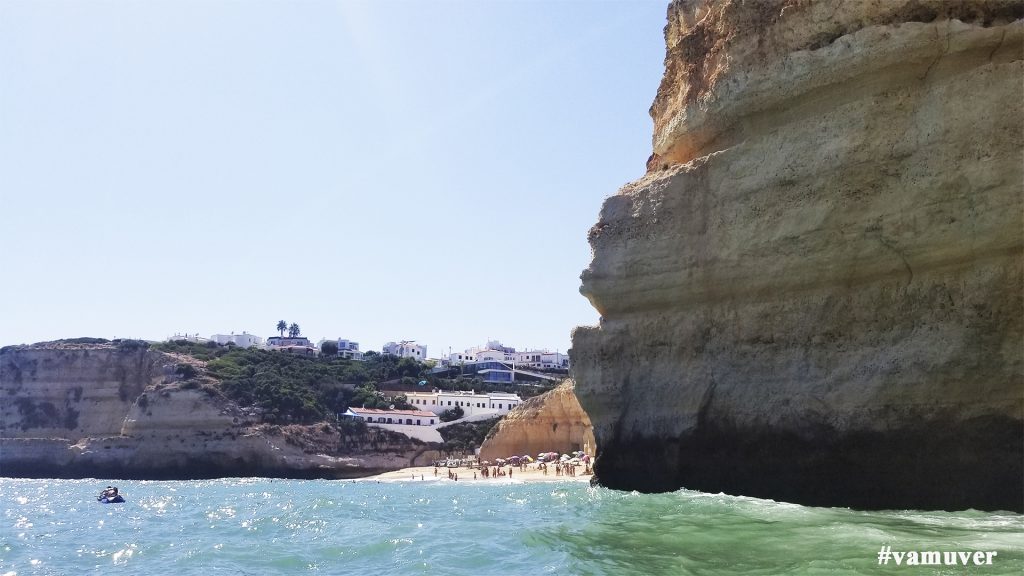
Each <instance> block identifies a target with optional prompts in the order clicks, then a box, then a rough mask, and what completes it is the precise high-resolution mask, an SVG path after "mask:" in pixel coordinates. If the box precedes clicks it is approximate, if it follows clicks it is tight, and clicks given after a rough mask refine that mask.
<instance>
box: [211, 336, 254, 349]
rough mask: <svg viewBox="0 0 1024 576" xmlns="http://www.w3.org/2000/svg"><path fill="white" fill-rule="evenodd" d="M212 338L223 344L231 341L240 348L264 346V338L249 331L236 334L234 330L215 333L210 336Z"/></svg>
mask: <svg viewBox="0 0 1024 576" xmlns="http://www.w3.org/2000/svg"><path fill="white" fill-rule="evenodd" d="M210 340H213V341H214V342H216V343H217V344H220V345H222V346H223V345H226V344H229V343H230V344H234V345H235V346H238V347H239V348H252V347H256V348H261V347H262V346H263V338H260V337H259V336H253V335H252V334H249V333H248V332H242V333H241V334H235V333H234V332H232V333H231V334H214V335H213V336H210Z"/></svg>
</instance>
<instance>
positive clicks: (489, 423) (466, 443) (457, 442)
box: [437, 416, 501, 454]
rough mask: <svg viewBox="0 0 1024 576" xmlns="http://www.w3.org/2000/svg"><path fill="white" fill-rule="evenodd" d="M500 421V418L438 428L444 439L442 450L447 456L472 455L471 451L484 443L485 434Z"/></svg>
mask: <svg viewBox="0 0 1024 576" xmlns="http://www.w3.org/2000/svg"><path fill="white" fill-rule="evenodd" d="M499 420H501V417H500V416H499V417H497V418H490V419H488V420H478V421H476V422H460V423H458V424H452V425H451V426H445V427H443V428H438V429H437V431H438V432H440V433H441V438H443V439H444V444H443V445H442V449H443V450H444V451H445V452H447V453H449V454H472V453H473V450H474V449H476V448H477V447H478V446H480V445H481V444H483V443H484V438H485V437H486V436H487V433H488V432H489V431H490V430H491V429H493V428H494V426H495V425H496V424H497V423H498V421H499Z"/></svg>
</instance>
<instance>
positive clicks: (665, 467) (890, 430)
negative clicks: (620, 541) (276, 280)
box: [573, 0, 1024, 511]
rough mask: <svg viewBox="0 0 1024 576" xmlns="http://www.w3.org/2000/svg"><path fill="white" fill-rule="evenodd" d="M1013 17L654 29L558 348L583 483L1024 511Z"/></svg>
mask: <svg viewBox="0 0 1024 576" xmlns="http://www.w3.org/2000/svg"><path fill="white" fill-rule="evenodd" d="M1022 16H1024V3H1022V2H1021V1H1012V2H1011V1H993V2H984V1H982V2H971V1H964V2H956V3H952V2H942V1H934V2H932V1H919V0H891V1H887V2H843V1H839V0H820V1H805V0H792V1H785V2H782V1H780V2H741V1H738V0H687V1H676V2H673V3H672V4H671V5H670V7H669V9H668V25H667V27H666V29H665V37H666V44H667V54H666V59H665V75H664V78H663V81H662V84H661V87H660V88H659V90H658V94H657V97H656V99H655V102H654V105H653V106H652V108H651V114H652V117H653V119H654V126H655V132H654V138H653V142H654V150H653V154H652V155H651V158H650V159H649V161H648V172H647V174H646V175H645V176H644V177H643V178H641V179H640V180H638V181H637V182H634V183H631V184H627V185H626V186H625V187H623V188H622V189H621V190H620V191H619V193H618V194H616V195H615V196H613V197H611V198H609V199H608V200H606V201H605V203H604V207H603V208H602V210H601V213H600V217H599V221H598V223H597V224H596V225H595V226H594V227H593V228H592V230H591V231H590V235H589V239H590V243H591V246H592V249H593V261H592V262H591V264H590V266H589V268H588V269H587V270H586V271H584V273H583V275H582V280H583V285H582V288H581V292H582V293H583V294H584V295H585V296H586V297H587V298H588V299H589V300H590V301H591V302H592V304H593V305H594V306H595V307H596V308H597V310H598V311H600V313H601V316H602V318H601V322H600V325H599V326H597V327H586V328H579V329H577V330H576V331H575V333H574V336H573V363H574V370H575V378H576V383H577V389H576V394H577V396H578V397H579V400H580V402H581V404H582V405H583V408H584V409H585V410H586V411H587V413H588V414H589V415H590V418H591V420H592V421H593V424H594V434H595V436H596V438H597V443H598V456H597V459H596V465H595V473H596V476H597V480H598V481H599V482H600V483H602V484H604V485H607V486H610V487H613V488H621V489H637V490H644V491H666V490H673V489H676V488H679V487H686V488H691V489H697V490H704V491H710V492H720V491H722V492H727V493H732V494H743V495H750V496H757V497H764V498H773V499H778V500H787V501H792V502H798V503H805V504H813V505H828V506H833V505H834V506H852V507H861V508H944V509H962V508H979V509H1012V510H1018V511H1019V510H1022V509H1024V502H1022V490H1024V469H1022V462H1024V448H1022V447H1024V416H1022V415H1024V375H1022V372H1024V370H1022V350H1024V291H1022V289H1021V287H1022V280H1024V274H1022V259H1021V256H1022V252H1024V222H1022V211H1024V190H1022V183H1024V173H1022V165H1024V163H1022V160H1024V158H1022V150H1024V138H1022V118H1024V116H1022V102H1024V89H1022V79H1024V61H1022V60H1024V56H1022V51H1024V24H1022V21H1021V17H1022Z"/></svg>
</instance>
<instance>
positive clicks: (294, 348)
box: [267, 336, 318, 356]
mask: <svg viewBox="0 0 1024 576" xmlns="http://www.w3.org/2000/svg"><path fill="white" fill-rule="evenodd" d="M267 350H277V351H280V352H287V353H289V354H297V355H301V356H316V355H317V352H318V350H317V349H316V347H314V346H313V344H312V343H311V342H310V341H309V338H306V337H305V336H271V337H270V338H267Z"/></svg>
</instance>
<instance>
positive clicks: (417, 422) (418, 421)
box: [416, 418, 420, 426]
mask: <svg viewBox="0 0 1024 576" xmlns="http://www.w3.org/2000/svg"><path fill="white" fill-rule="evenodd" d="M416 425H417V426H419V425H420V419H419V418H417V419H416Z"/></svg>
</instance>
